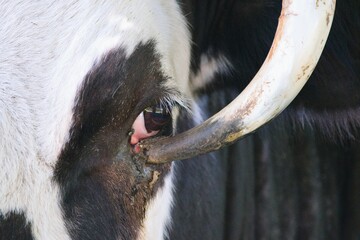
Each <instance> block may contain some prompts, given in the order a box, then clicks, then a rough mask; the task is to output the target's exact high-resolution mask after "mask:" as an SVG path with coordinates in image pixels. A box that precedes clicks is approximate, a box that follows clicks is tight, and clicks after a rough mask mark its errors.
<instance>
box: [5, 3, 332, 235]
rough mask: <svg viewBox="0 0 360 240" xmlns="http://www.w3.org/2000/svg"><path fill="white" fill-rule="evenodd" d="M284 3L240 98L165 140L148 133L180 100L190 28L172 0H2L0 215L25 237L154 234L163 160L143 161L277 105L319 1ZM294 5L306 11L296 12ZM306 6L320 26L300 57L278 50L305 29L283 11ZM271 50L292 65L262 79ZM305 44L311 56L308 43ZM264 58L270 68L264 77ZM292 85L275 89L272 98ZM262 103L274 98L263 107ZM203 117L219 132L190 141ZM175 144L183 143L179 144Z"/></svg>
mask: <svg viewBox="0 0 360 240" xmlns="http://www.w3.org/2000/svg"><path fill="white" fill-rule="evenodd" d="M292 2H293V1H284V6H285V7H284V11H283V14H282V17H281V19H285V20H281V21H280V23H281V24H280V25H279V29H278V35H277V36H278V37H276V40H275V42H274V45H273V50H271V52H270V54H269V57H268V59H267V60H266V61H267V65H264V67H263V70H261V71H260V73H259V76H258V78H259V79H260V80H256V81H255V82H253V83H252V84H251V85H250V86H249V88H248V89H247V90H245V92H244V93H243V95H242V96H245V99H244V97H242V98H240V100H238V101H237V102H235V103H233V105H235V109H230V110H224V112H223V113H222V114H221V115H218V116H216V117H215V118H213V119H211V120H209V121H208V122H206V123H205V125H203V126H201V127H199V128H197V129H200V131H199V132H202V133H205V134H203V135H200V136H201V138H198V137H197V136H199V134H198V133H197V132H198V130H192V131H193V132H190V133H185V134H183V135H179V137H176V138H171V140H168V139H166V140H164V139H162V140H159V139H158V138H156V137H158V136H162V135H169V134H170V135H171V134H172V133H173V131H174V130H173V129H175V126H176V121H177V119H176V116H177V114H176V113H177V111H178V110H179V108H185V109H186V108H187V107H188V105H191V92H190V89H189V85H188V75H189V63H190V40H189V36H188V32H187V28H186V23H185V20H184V17H183V16H182V14H181V11H180V9H179V6H178V4H177V3H176V1H175V0H174V1H172V0H171V1H170V0H159V1H147V0H146V1H145V0H132V1H130V0H129V1H104V2H98V1H90V2H89V1H75V0H74V1H72V0H69V1H54V2H49V1H43V2H40V3H34V2H33V1H8V2H6V3H2V4H1V6H0V12H1V13H2V16H1V17H0V19H1V22H0V23H1V25H2V27H1V28H0V36H6V37H2V39H1V41H0V49H2V51H1V52H2V59H1V60H0V64H1V68H0V77H1V78H0V83H1V84H0V93H1V95H0V135H1V136H2V137H1V139H0V164H1V166H2V167H3V170H2V171H1V173H0V196H1V197H0V213H1V215H2V217H3V218H4V219H7V218H9V216H10V215H11V216H15V218H16V216H18V218H19V219H20V221H22V220H23V221H22V222H23V223H24V224H25V225H26V227H25V228H26V229H27V230H26V231H25V232H24V234H31V235H32V236H34V237H35V238H36V239H49V238H53V239H69V238H72V239H161V237H162V235H163V232H164V228H165V225H166V223H167V221H168V220H169V216H168V213H169V209H170V205H171V178H172V174H171V164H170V163H164V164H161V165H152V164H146V161H147V160H149V159H150V160H149V161H150V162H156V161H158V160H159V161H158V162H167V161H168V160H174V159H179V158H183V157H180V156H181V155H182V156H184V157H189V156H192V155H194V154H199V153H203V152H208V151H210V150H214V149H217V148H219V147H220V145H221V144H223V143H225V144H227V143H230V142H232V141H234V140H235V139H237V138H238V137H240V136H242V135H243V134H244V133H248V132H250V131H252V130H254V129H255V128H256V127H258V126H260V125H261V124H263V123H264V122H266V121H268V120H269V119H270V118H271V117H273V116H274V115H276V114H278V113H279V112H280V111H281V110H282V109H283V108H284V107H285V106H286V105H287V104H288V103H289V101H290V100H291V99H292V98H293V97H294V96H295V95H296V93H297V92H298V91H299V90H300V88H301V86H302V85H303V84H304V79H307V78H308V75H309V74H310V73H311V71H312V70H313V67H314V65H315V63H316V61H317V58H318V57H319V55H320V52H321V49H322V47H323V45H324V43H325V37H324V35H326V34H327V32H328V28H329V25H330V24H329V22H331V15H332V13H331V12H327V11H328V8H330V9H331V8H333V4H328V3H327V4H325V5H324V6H325V7H324V6H323V5H322V4H320V5H321V6H318V4H316V6H313V5H312V4H309V1H305V2H306V4H305V5H302V4H301V2H302V1H297V4H298V5H295V6H296V7H292V6H293V5H291V4H290V3H292ZM307 5H310V6H312V7H313V8H312V9H311V11H309V12H308V10H304V9H305V8H304V9H302V10H300V11H298V9H297V7H299V6H300V7H303V6H307ZM318 13H319V15H320V20H319V22H321V23H324V24H322V25H321V26H320V25H319V27H315V28H313V29H310V30H309V34H315V35H317V34H318V33H317V31H318V30H319V29H322V26H323V25H325V26H328V28H326V30H324V35H322V36H321V37H320V38H316V41H315V43H316V44H317V45H316V46H315V47H314V48H312V49H310V50H305V54H300V57H298V54H294V55H293V54H291V53H292V52H291V51H290V50H294V49H296V48H297V47H296V46H295V45H293V43H294V42H295V43H298V42H301V41H304V42H305V43H304V46H307V44H308V41H306V39H304V38H301V37H302V36H304V35H305V34H304V33H303V32H302V33H299V34H297V35H295V37H293V35H292V34H290V32H292V33H294V29H291V28H289V26H291V25H292V24H290V23H291V22H295V23H296V24H298V25H299V22H300V23H301V21H303V20H304V19H307V18H308V17H309V16H313V14H315V15H317V14H318ZM298 15H299V16H300V17H299V18H297V16H298ZM308 21H309V22H310V23H311V24H312V23H313V22H314V21H316V22H317V21H318V20H317V19H315V20H313V19H311V18H309V20H308ZM306 26H308V25H306ZM289 29H290V30H289ZM296 31H297V29H296ZM311 36H313V35H311ZM297 38H299V39H297ZM308 38H310V39H311V41H312V38H311V37H308ZM288 43H290V45H287V44H288ZM288 48H289V49H290V50H289V49H288ZM317 48H319V49H320V50H319V51H318V50H317ZM282 50H284V51H285V50H286V51H285V55H289V56H291V58H290V60H289V61H292V60H294V59H295V60H294V64H293V65H291V66H297V65H299V66H300V67H297V68H296V69H295V73H294V72H293V71H292V70H291V67H290V70H291V71H290V70H289V69H285V70H284V71H285V72H286V71H290V72H292V74H290V76H292V77H291V79H293V80H294V81H291V82H290V83H289V84H285V87H283V86H284V83H283V82H280V83H279V82H277V81H273V80H276V79H277V76H278V75H277V74H278V72H280V73H279V74H280V75H281V74H282V73H283V72H282V69H278V68H276V65H277V64H278V63H279V59H281V58H283V57H285V55H284V54H283V55H281V53H284V52H283V51H282ZM288 50H289V51H288ZM313 50H314V51H315V55H312V54H309V52H312V51H313ZM293 56H295V57H293ZM299 59H300V63H299V62H298V61H297V60H299ZM309 59H310V60H311V61H310V62H309ZM268 68H269V69H270V70H271V69H273V73H274V75H268V74H269V71H270V70H268ZM269 76H271V77H269ZM284 76H285V78H286V77H287V76H289V75H286V74H285V75H284ZM294 76H295V78H294ZM294 84H295V85H296V86H297V87H296V90H294V91H291V92H292V93H291V94H290V97H289V98H281V99H282V100H281V101H277V100H276V99H277V98H278V96H279V94H280V95H281V93H282V94H283V95H284V91H285V92H288V90H289V89H291V88H292V86H294ZM274 85H275V86H277V87H275V88H273V86H274ZM282 88H283V89H282ZM272 89H275V90H272ZM277 89H281V91H278V90H277ZM269 92H270V94H268V93H269ZM268 95H270V96H271V98H270V100H266V101H265V99H268V98H267V97H268ZM284 99H285V100H284ZM269 102H275V103H280V104H270V105H271V107H270V108H269V109H266V110H264V108H263V107H264V106H265V107H266V108H267V105H268V104H269ZM239 106H240V108H239ZM239 113H240V118H239V116H238V115H239ZM145 115H146V116H145ZM259 115H264V116H265V117H264V118H263V119H262V118H259ZM169 116H171V118H172V119H171V121H170V120H168V119H169V118H170V117H169ZM164 119H165V120H164ZM214 119H215V120H214ZM228 119H230V120H231V121H230V122H229V121H227V120H228ZM256 119H260V120H259V121H257V120H256ZM232 120H234V121H235V122H234V121H232ZM254 120H255V123H254ZM223 123H224V124H223ZM219 124H220V125H224V126H226V127H225V130H224V128H223V127H218V126H219ZM204 126H205V127H204ZM208 126H210V130H209V128H208ZM214 129H217V131H219V132H215V135H218V136H220V140H219V139H218V138H213V140H214V141H213V142H211V141H210V143H211V144H210V145H207V144H204V141H205V142H207V139H209V135H208V134H209V133H210V135H212V134H214V132H213V130H214ZM229 129H230V130H229ZM218 133H219V134H218ZM222 133H226V134H225V135H223V134H222ZM154 136H155V138H153V140H152V141H150V142H146V140H145V142H139V141H140V140H142V139H146V138H147V137H154ZM184 136H185V137H184ZM204 139H205V140H204ZM164 141H165V142H164ZM167 141H169V144H167ZM174 144H175V145H174ZM176 144H178V145H177V146H180V148H177V147H175V148H174V146H176ZM184 144H187V145H185V146H186V147H185V148H186V149H188V150H190V151H191V153H190V154H187V153H186V152H185V151H183V149H184ZM159 146H160V147H161V148H162V149H163V150H161V151H159V150H158V148H159ZM194 148H195V149H202V150H201V151H198V150H196V151H194ZM164 149H165V150H164ZM162 151H168V152H171V153H175V155H168V154H167V153H166V154H164V153H163V152H162ZM156 154H157V155H156ZM164 155H165V158H163V157H162V156H164ZM154 156H155V157H154ZM154 159H155V160H154ZM164 159H165V160H164Z"/></svg>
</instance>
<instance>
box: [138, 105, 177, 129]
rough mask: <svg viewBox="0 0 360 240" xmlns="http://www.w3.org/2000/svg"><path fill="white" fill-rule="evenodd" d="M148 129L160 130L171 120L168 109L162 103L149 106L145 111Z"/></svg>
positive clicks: (145, 121)
mask: <svg viewBox="0 0 360 240" xmlns="http://www.w3.org/2000/svg"><path fill="white" fill-rule="evenodd" d="M143 114H144V123H145V128H146V131H148V132H152V131H160V130H162V129H163V127H165V126H166V125H167V124H169V123H170V121H171V115H170V113H169V111H168V109H166V108H164V107H162V106H161V105H160V104H158V105H156V106H153V107H148V108H146V109H145V110H144V111H143Z"/></svg>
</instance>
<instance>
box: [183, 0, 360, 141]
mask: <svg viewBox="0 0 360 240" xmlns="http://www.w3.org/2000/svg"><path fill="white" fill-rule="evenodd" d="M183 8H184V14H185V15H186V16H188V19H189V21H190V25H191V26H192V27H193V31H192V34H193V36H192V37H193V43H194V44H193V47H192V55H193V56H194V58H193V60H192V71H193V72H194V73H196V72H198V71H199V67H200V56H201V55H202V54H205V55H209V56H210V57H217V56H218V55H219V54H221V55H223V56H225V57H226V58H227V59H228V60H229V62H230V63H231V64H232V67H233V68H232V72H231V74H227V75H226V74H217V75H216V76H215V77H214V81H213V82H212V83H210V84H209V85H207V86H204V88H203V89H202V90H200V91H201V92H199V94H204V93H205V94H208V93H211V92H212V91H218V90H219V89H221V88H234V89H238V91H239V92H240V91H241V90H242V89H243V88H244V87H245V86H246V85H247V84H248V83H249V81H250V80H251V79H252V78H253V76H254V75H255V74H256V72H257V71H258V69H259V68H260V66H261V64H262V63H263V61H264V60H265V57H266V54H267V52H268V50H269V49H270V46H271V43H272V41H273V36H274V33H275V30H276V26H277V23H278V21H277V19H278V17H279V14H280V10H281V1H274V0H241V1H240V0H239V1H236V0H205V1H201V2H200V1H192V0H184V7H183ZM355 9H360V2H359V1H354V0H343V1H338V2H337V4H336V11H335V16H334V22H333V25H332V29H331V32H330V35H329V38H328V41H327V43H326V46H325V49H324V51H323V54H322V57H321V58H320V61H319V64H318V65H317V67H316V69H315V71H314V73H313V75H312V76H311V77H310V80H309V81H308V83H307V84H306V85H305V87H304V89H303V90H302V91H301V92H300V94H299V95H298V96H297V98H296V99H295V101H294V102H293V103H292V104H291V105H290V107H289V108H288V110H290V111H288V114H289V117H290V118H293V122H294V123H295V125H297V126H301V127H302V126H303V125H304V121H303V120H304V119H306V121H305V124H307V125H308V126H311V127H314V129H318V130H319V132H320V133H322V134H324V135H325V136H326V137H329V136H330V138H333V139H336V140H338V139H339V138H340V139H348V138H354V135H357V137H359V135H360V134H359V132H358V130H357V129H356V128H358V127H359V126H360V122H359V120H358V115H359V113H360V110H359V109H360V92H359V91H358V89H359V88H360V59H359V55H360V45H359V42H360V33H359V31H357V29H360V16H359V11H356V10H355ZM346 111H348V112H349V113H347V114H344V112H346ZM304 114H305V115H304ZM299 116H300V118H299ZM349 133H351V134H349Z"/></svg>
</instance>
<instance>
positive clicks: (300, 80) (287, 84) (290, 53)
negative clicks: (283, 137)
mask: <svg viewBox="0 0 360 240" xmlns="http://www.w3.org/2000/svg"><path fill="white" fill-rule="evenodd" d="M334 11H335V0H283V3H282V11H281V15H280V17H279V23H278V27H277V31H276V35H275V38H274V41H273V44H272V47H271V49H270V52H269V53H268V56H267V58H266V60H265V62H264V64H263V65H262V67H261V68H260V70H259V72H258V73H257V74H256V76H255V77H254V79H253V80H252V81H251V82H250V84H249V85H248V86H247V87H246V88H245V90H244V91H243V92H242V93H241V94H240V95H239V96H238V97H237V98H236V99H235V100H233V101H232V102H231V103H230V104H229V105H228V106H226V107H225V108H224V109H222V110H221V111H220V112H218V113H217V114H215V115H214V116H213V117H211V118H210V119H208V120H206V121H205V122H204V123H202V124H201V125H199V126H197V127H195V128H192V129H190V130H188V131H186V132H184V133H181V134H178V135H175V136H173V137H169V138H163V139H158V138H157V139H153V140H152V139H149V140H145V141H144V142H142V143H141V144H140V147H141V148H142V149H143V150H144V151H143V154H144V157H145V158H146V159H147V162H148V163H165V162H169V161H172V160H180V159H187V158H190V157H193V156H196V155H199V154H203V153H207V152H210V151H213V150H217V149H219V148H221V147H223V146H226V145H228V144H230V143H233V142H234V141H236V140H238V139H239V138H240V137H242V136H244V135H245V134H248V133H250V132H252V131H254V130H255V129H257V128H258V127H260V126H261V125H263V124H265V123H266V122H268V121H269V120H271V119H272V118H274V117H275V116H277V115H278V114H279V113H280V112H281V111H282V110H284V109H285V108H286V107H287V106H288V105H289V104H290V102H291V101H292V100H293V99H294V98H295V97H296V95H297V94H298V93H299V92H300V90H301V89H302V87H303V86H304V84H305V83H306V81H307V80H308V78H309V77H310V75H311V73H312V72H313V70H314V68H315V66H316V64H317V62H318V60H319V57H320V55H321V52H322V50H323V48H324V45H325V42H326V39H327V36H328V34H329V31H330V27H331V23H332V19H333V16H334Z"/></svg>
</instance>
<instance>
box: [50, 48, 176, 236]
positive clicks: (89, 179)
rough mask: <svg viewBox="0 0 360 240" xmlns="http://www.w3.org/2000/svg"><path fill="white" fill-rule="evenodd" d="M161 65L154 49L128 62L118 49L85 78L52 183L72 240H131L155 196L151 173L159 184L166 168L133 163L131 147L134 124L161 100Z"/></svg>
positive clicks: (136, 54)
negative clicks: (157, 176) (57, 187)
mask: <svg viewBox="0 0 360 240" xmlns="http://www.w3.org/2000/svg"><path fill="white" fill-rule="evenodd" d="M159 58H160V56H159V55H157V54H156V53H155V50H154V44H153V43H152V42H148V43H147V44H144V45H139V46H138V47H137V48H136V50H135V51H134V52H133V53H132V55H131V56H130V57H129V58H127V57H126V56H125V52H124V50H123V49H121V48H120V49H116V50H113V51H111V52H109V53H107V54H106V55H105V56H104V57H103V58H102V60H101V61H100V62H99V63H97V65H96V66H94V67H93V69H92V70H91V71H90V72H89V73H88V75H87V76H86V79H85V82H84V84H83V86H82V88H81V89H80V91H79V93H78V97H77V104H76V106H75V107H74V123H73V127H72V129H71V138H70V140H69V142H68V143H67V144H66V146H65V148H64V150H63V151H62V153H61V155H60V157H59V161H58V163H57V166H56V178H55V179H56V181H57V182H58V183H59V184H60V186H61V189H62V193H63V201H62V204H63V208H64V211H65V218H66V221H67V228H68V229H69V231H70V235H71V237H72V238H73V239H81V240H84V239H135V238H136V236H137V234H138V231H139V229H140V226H141V220H142V219H143V217H144V207H145V205H146V203H147V201H148V199H149V198H150V197H151V196H152V194H153V190H154V189H155V190H156V185H155V188H154V189H153V184H150V182H151V181H152V176H153V171H155V170H156V171H158V172H160V173H161V174H162V175H161V176H163V175H165V173H166V171H168V167H169V166H167V165H164V166H160V167H156V168H155V167H152V168H150V167H146V166H144V165H143V164H142V163H140V162H137V161H136V160H135V159H134V158H133V154H132V152H131V146H130V145H129V132H130V130H131V126H132V123H133V122H134V120H135V118H136V117H137V116H138V114H139V113H140V112H141V111H142V110H144V108H146V107H149V106H153V105H155V104H156V103H157V102H159V101H160V99H161V98H162V97H164V94H165V93H166V90H165V89H164V88H163V87H162V84H163V83H164V81H166V80H167V77H166V76H164V75H163V73H162V72H161V70H160V61H159ZM159 183H161V181H158V184H159ZM150 185H151V186H150Z"/></svg>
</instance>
